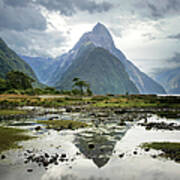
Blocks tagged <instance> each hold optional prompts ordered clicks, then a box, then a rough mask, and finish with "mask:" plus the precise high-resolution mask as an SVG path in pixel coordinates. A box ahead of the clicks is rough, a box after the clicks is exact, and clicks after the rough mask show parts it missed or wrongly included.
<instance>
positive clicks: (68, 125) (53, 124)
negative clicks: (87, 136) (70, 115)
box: [37, 120, 88, 130]
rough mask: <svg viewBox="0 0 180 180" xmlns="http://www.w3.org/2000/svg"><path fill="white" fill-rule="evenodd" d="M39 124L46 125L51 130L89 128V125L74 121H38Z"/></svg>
mask: <svg viewBox="0 0 180 180" xmlns="http://www.w3.org/2000/svg"><path fill="white" fill-rule="evenodd" d="M37 123H39V124H45V125H47V127H48V128H50V129H57V130H61V129H73V130H74V129H78V128H84V127H87V126H88V124H86V123H83V122H80V121H73V120H53V121H52V120H49V121H37Z"/></svg>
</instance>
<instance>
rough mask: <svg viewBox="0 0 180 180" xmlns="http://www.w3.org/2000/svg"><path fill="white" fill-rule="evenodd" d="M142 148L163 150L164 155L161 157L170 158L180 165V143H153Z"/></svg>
mask: <svg viewBox="0 0 180 180" xmlns="http://www.w3.org/2000/svg"><path fill="white" fill-rule="evenodd" d="M142 148H150V149H155V150H161V151H162V152H163V153H162V154H160V156H161V157H165V158H170V159H172V160H175V161H176V162H178V163H180V143H175V142H153V143H145V144H143V145H142Z"/></svg>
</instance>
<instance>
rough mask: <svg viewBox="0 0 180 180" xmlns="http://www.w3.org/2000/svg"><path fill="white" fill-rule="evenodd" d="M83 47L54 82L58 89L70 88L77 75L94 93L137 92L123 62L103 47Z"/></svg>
mask: <svg viewBox="0 0 180 180" xmlns="http://www.w3.org/2000/svg"><path fill="white" fill-rule="evenodd" d="M82 48H83V51H81V53H80V56H78V57H77V59H76V60H74V62H73V64H72V65H71V66H70V67H69V68H68V70H67V71H66V72H65V73H64V74H63V76H62V78H61V80H60V81H59V82H58V83H57V84H56V87H57V88H58V89H71V88H72V80H73V78H74V77H78V78H80V79H82V80H85V81H87V82H88V83H89V84H90V85H91V89H92V91H93V93H95V94H107V93H113V94H124V93H127V92H128V93H139V92H138V89H137V88H136V86H135V85H134V83H133V82H132V81H131V80H130V79H129V76H128V74H127V72H126V71H125V68H124V66H123V64H122V63H121V62H120V61H119V60H118V59H117V58H116V57H115V56H113V55H112V54H110V53H109V52H108V51H107V50H105V49H103V48H95V47H94V48H93V47H92V45H91V46H90V48H89V47H88V46H87V47H86V50H85V49H84V47H82Z"/></svg>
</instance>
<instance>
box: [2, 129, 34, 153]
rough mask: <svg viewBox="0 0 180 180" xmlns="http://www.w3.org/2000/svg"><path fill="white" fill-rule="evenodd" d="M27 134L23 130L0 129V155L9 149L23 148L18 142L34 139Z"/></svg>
mask: <svg viewBox="0 0 180 180" xmlns="http://www.w3.org/2000/svg"><path fill="white" fill-rule="evenodd" d="M25 132H26V131H25V130H22V129H16V128H6V127H0V153H1V152H3V151H6V150H9V149H16V148H21V146H19V145H18V144H17V142H19V141H26V140H30V139H32V138H34V137H31V136H28V135H25V134H24V133H25Z"/></svg>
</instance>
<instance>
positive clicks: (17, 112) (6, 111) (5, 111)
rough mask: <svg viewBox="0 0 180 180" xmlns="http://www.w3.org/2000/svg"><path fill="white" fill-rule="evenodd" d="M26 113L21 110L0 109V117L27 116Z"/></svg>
mask: <svg viewBox="0 0 180 180" xmlns="http://www.w3.org/2000/svg"><path fill="white" fill-rule="evenodd" d="M27 113H28V112H27V111H23V110H10V109H1V110H0V116H6V115H25V114H27Z"/></svg>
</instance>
